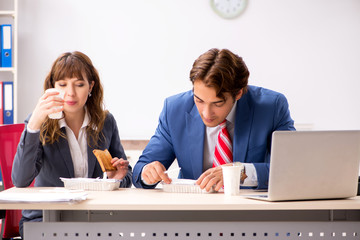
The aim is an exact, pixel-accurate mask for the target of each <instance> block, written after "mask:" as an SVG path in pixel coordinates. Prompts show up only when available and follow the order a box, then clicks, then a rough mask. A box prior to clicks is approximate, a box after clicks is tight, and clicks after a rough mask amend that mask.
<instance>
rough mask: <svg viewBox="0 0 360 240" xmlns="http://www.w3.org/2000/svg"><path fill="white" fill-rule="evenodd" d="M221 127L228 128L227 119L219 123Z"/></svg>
mask: <svg viewBox="0 0 360 240" xmlns="http://www.w3.org/2000/svg"><path fill="white" fill-rule="evenodd" d="M219 126H220V128H221V129H224V128H226V119H225V120H224V121H222V122H221V123H220V124H219Z"/></svg>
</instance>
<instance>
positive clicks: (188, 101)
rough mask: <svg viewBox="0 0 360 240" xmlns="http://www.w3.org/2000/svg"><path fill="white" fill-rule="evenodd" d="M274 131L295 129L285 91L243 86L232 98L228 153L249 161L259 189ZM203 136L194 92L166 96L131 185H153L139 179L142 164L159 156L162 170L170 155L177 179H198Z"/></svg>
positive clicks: (266, 175) (266, 170) (264, 178)
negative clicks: (232, 124)
mask: <svg viewBox="0 0 360 240" xmlns="http://www.w3.org/2000/svg"><path fill="white" fill-rule="evenodd" d="M276 130H295V128H294V121H293V120H292V119H291V117H290V112H289V106H288V102H287V100H286V98H285V96H284V95H283V94H281V93H277V92H274V91H271V90H268V89H264V88H260V87H255V86H248V91H247V93H246V94H244V95H243V96H242V97H241V98H240V99H239V100H238V101H237V106H236V120H235V129H234V139H233V158H234V161H235V162H244V163H253V164H254V166H255V169H256V172H257V176H258V188H259V189H263V188H264V189H266V188H267V187H268V179H269V167H270V149H271V137H272V133H273V132H274V131H276ZM204 135H205V125H204V123H203V121H202V119H201V117H200V115H199V112H198V110H197V108H196V105H195V103H194V95H193V91H188V92H184V93H181V94H177V95H175V96H172V97H169V98H167V99H166V100H165V103H164V108H163V110H162V112H161V114H160V117H159V124H158V127H157V129H156V132H155V134H154V136H153V137H152V138H151V139H150V142H149V144H148V145H147V146H146V148H145V149H144V151H143V154H142V155H141V156H140V158H139V161H138V162H137V163H136V165H135V167H134V171H133V183H134V185H135V186H136V187H143V188H151V187H155V186H147V185H145V184H143V183H142V181H141V171H142V168H143V167H144V166H145V165H146V164H148V163H150V162H152V161H159V162H161V163H162V164H163V165H164V166H165V168H166V169H167V168H169V167H170V165H171V164H172V163H173V161H174V159H175V158H176V159H177V161H178V164H179V167H181V171H180V175H179V177H180V178H186V179H198V178H199V176H200V175H201V174H202V173H203V172H204V169H203V152H204ZM205 170H206V169H205Z"/></svg>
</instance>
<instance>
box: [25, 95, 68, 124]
mask: <svg viewBox="0 0 360 240" xmlns="http://www.w3.org/2000/svg"><path fill="white" fill-rule="evenodd" d="M58 94H59V93H58V92H45V93H44V95H42V96H41V98H40V99H39V101H38V103H37V104H36V107H35V109H34V111H33V113H32V115H31V117H30V120H29V123H28V127H29V128H30V129H32V130H39V129H40V127H41V124H42V123H43V122H44V121H45V119H46V116H48V115H49V114H51V113H56V112H61V111H63V108H64V100H63V99H62V98H60V97H58V96H57V95H58ZM54 107H58V108H54Z"/></svg>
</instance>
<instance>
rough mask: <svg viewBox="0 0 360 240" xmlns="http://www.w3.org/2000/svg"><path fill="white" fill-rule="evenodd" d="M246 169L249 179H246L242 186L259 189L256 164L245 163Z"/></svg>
mask: <svg viewBox="0 0 360 240" xmlns="http://www.w3.org/2000/svg"><path fill="white" fill-rule="evenodd" d="M243 165H244V167H245V172H246V175H247V178H245V180H244V183H243V184H241V186H244V187H257V186H258V180H257V173H256V169H255V166H254V164H252V163H243Z"/></svg>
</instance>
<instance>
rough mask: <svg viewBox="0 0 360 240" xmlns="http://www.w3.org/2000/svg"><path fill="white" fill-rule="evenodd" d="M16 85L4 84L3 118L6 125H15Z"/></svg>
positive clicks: (11, 83)
mask: <svg viewBox="0 0 360 240" xmlns="http://www.w3.org/2000/svg"><path fill="white" fill-rule="evenodd" d="M13 89H14V84H13V82H3V117H4V124H13V123H14V90H13Z"/></svg>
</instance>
